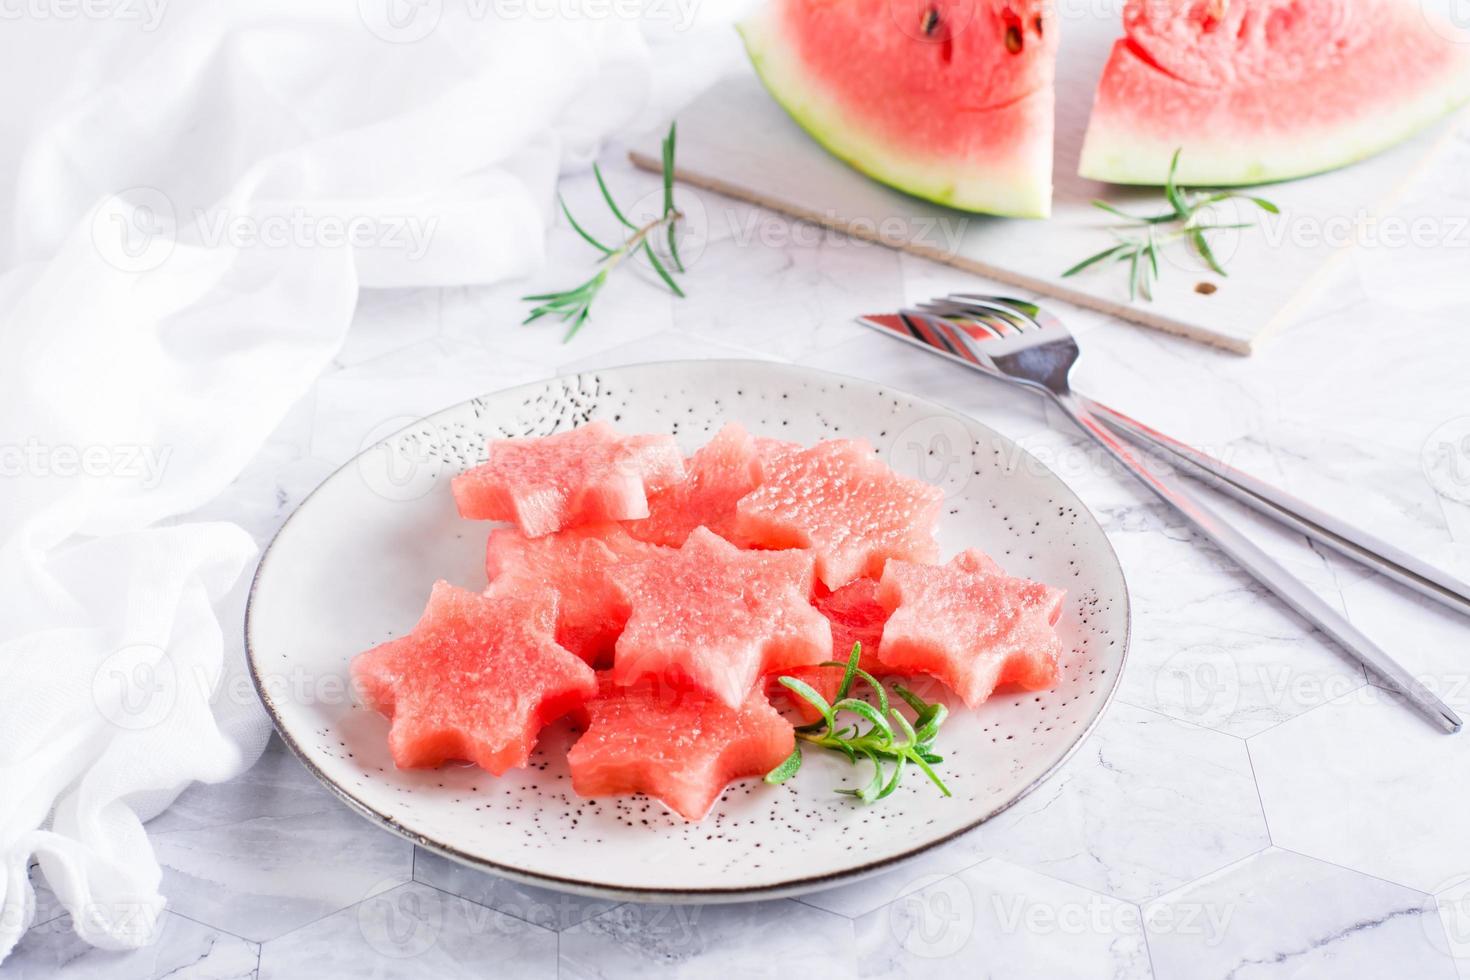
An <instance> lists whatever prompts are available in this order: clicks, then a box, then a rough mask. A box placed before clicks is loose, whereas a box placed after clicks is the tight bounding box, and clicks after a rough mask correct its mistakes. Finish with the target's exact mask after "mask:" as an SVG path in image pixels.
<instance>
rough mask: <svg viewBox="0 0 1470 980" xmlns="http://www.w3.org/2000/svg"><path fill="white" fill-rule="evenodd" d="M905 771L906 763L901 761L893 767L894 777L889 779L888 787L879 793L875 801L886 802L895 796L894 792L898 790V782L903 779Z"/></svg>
mask: <svg viewBox="0 0 1470 980" xmlns="http://www.w3.org/2000/svg"><path fill="white" fill-rule="evenodd" d="M903 770H904V761H903V760H902V759H899V760H898V762H897V763H896V764H895V765H894V767H893V775H892V776H890V777H888V783H887V785H885V786H884V787H883V788H882V789H881V790H879V791H878V795H877V796H876V797H874V799H875V800H884V799H887V798H888V797H890V796H892V795H893V791H894V790H896V789H898V781H899V780H900V779H901V778H903Z"/></svg>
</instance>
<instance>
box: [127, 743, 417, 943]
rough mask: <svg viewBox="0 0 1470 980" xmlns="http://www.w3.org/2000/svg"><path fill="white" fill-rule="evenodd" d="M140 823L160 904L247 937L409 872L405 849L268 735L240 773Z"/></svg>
mask: <svg viewBox="0 0 1470 980" xmlns="http://www.w3.org/2000/svg"><path fill="white" fill-rule="evenodd" d="M148 829H149V832H150V836H151V838H152V840H153V845H154V847H155V848H156V849H157V853H158V860H159V862H160V863H161V864H162V865H163V886H162V890H163V893H164V894H165V895H166V896H168V900H169V907H170V908H172V909H175V910H176V911H179V912H181V913H183V914H184V915H187V916H189V917H190V918H192V919H197V920H198V921H200V922H208V923H218V924H222V925H225V926H228V927H229V929H230V930H231V931H232V932H234V933H237V934H239V935H242V936H244V937H246V938H248V939H251V940H254V941H256V942H262V941H264V940H267V939H273V938H275V937H276V936H279V935H282V934H283V933H286V932H289V931H291V930H293V929H297V928H299V927H301V926H303V925H305V924H306V923H308V922H311V921H312V920H314V919H319V918H321V917H322V916H324V915H330V914H331V913H333V912H336V911H338V910H340V909H345V908H347V907H349V906H352V905H355V904H357V903H358V902H360V901H362V900H363V899H365V898H368V897H370V896H372V895H374V894H377V893H378V892H382V891H386V890H387V889H389V888H392V887H394V886H395V885H398V884H401V883H403V882H406V881H408V880H409V879H410V878H411V877H412V875H413V845H412V844H409V843H408V842H407V841H405V840H401V839H400V838H398V837H395V836H393V835H392V834H389V833H388V832H387V831H384V830H381V829H379V828H377V827H374V826H373V825H372V824H369V823H368V822H367V821H365V820H363V819H362V818H361V817H359V816H358V815H357V814H355V813H353V812H352V811H351V810H349V809H347V807H345V806H343V805H342V803H341V801H339V800H338V799H337V798H336V797H335V796H333V795H332V794H331V793H329V792H327V790H326V789H325V788H323V787H322V786H321V784H319V783H318V782H317V781H316V780H315V779H314V778H313V777H312V776H311V774H310V773H308V772H307V771H306V770H305V769H304V768H303V767H302V766H301V764H300V763H299V762H297V761H296V758H295V756H293V755H291V753H290V752H289V751H288V750H287V749H286V747H285V746H284V745H282V744H281V742H280V741H279V740H278V739H276V738H275V737H272V738H271V742H270V744H269V746H267V748H266V750H265V754H264V755H263V756H262V757H261V760H260V761H259V762H258V763H256V764H255V766H254V767H252V768H251V769H250V770H249V771H248V772H246V773H245V774H244V775H242V776H240V777H239V778H237V779H235V780H233V781H232V782H229V783H225V784H222V785H218V786H203V785H200V786H194V787H192V788H190V789H188V790H186V791H185V792H184V793H183V795H181V796H180V797H179V799H178V802H176V803H175V804H174V805H173V807H171V808H170V809H169V810H168V811H166V812H165V813H164V814H163V815H162V816H160V817H159V818H158V819H156V820H154V821H153V822H152V823H151V824H149V825H148Z"/></svg>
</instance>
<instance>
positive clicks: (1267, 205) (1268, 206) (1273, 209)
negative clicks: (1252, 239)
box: [1244, 194, 1281, 214]
mask: <svg viewBox="0 0 1470 980" xmlns="http://www.w3.org/2000/svg"><path fill="white" fill-rule="evenodd" d="M1244 196H1245V199H1246V200H1247V201H1250V202H1251V203H1252V204H1254V205H1255V206H1256V207H1258V208H1260V209H1261V210H1262V211H1267V212H1269V213H1271V214H1280V213H1281V209H1280V208H1278V207H1277V206H1276V205H1274V204H1272V203H1271V202H1270V201H1268V200H1266V199H1265V198H1264V197H1251V196H1250V195H1249V194H1246V195H1244Z"/></svg>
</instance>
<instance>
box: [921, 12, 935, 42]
mask: <svg viewBox="0 0 1470 980" xmlns="http://www.w3.org/2000/svg"><path fill="white" fill-rule="evenodd" d="M938 29H939V11H938V10H936V9H934V8H933V7H930V8H929V9H927V10H925V11H924V16H923V18H922V19H921V20H920V21H919V30H921V31H923V32H924V36H925V37H933V36H934V32H935V31H936V30H938Z"/></svg>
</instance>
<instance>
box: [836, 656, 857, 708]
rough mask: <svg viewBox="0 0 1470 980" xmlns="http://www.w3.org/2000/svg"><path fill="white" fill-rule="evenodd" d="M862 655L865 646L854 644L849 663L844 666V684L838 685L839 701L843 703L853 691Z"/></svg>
mask: <svg viewBox="0 0 1470 980" xmlns="http://www.w3.org/2000/svg"><path fill="white" fill-rule="evenodd" d="M862 655H863V645H862V644H861V643H854V644H853V645H852V650H851V651H850V652H849V653H848V655H847V663H846V664H844V665H843V671H842V683H841V684H838V685H837V700H839V701H841V700H842V699H843V698H845V697H847V692H848V691H850V690H852V679H853V677H855V676H857V665H858V661H859V660H860V659H862Z"/></svg>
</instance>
